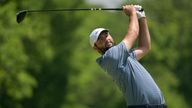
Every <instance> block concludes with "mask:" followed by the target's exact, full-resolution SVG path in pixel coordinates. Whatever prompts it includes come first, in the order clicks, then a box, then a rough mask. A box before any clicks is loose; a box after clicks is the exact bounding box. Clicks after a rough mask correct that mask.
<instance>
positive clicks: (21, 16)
mask: <svg viewBox="0 0 192 108" xmlns="http://www.w3.org/2000/svg"><path fill="white" fill-rule="evenodd" d="M26 14H27V10H22V11H19V12H18V13H17V14H16V20H17V23H20V22H22V21H23V20H24V19H25V16H26Z"/></svg>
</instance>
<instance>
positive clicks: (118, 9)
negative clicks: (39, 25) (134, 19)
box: [25, 8, 123, 12]
mask: <svg viewBox="0 0 192 108" xmlns="http://www.w3.org/2000/svg"><path fill="white" fill-rule="evenodd" d="M96 10H116V11H121V10H123V9H122V8H77V9H73V8H71V9H67V8H66V9H42V10H25V11H27V12H49V11H50V12H51V11H96Z"/></svg>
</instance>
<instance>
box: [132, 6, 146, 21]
mask: <svg viewBox="0 0 192 108" xmlns="http://www.w3.org/2000/svg"><path fill="white" fill-rule="evenodd" d="M134 7H135V9H136V13H137V17H138V19H140V18H145V17H146V16H145V12H144V10H143V11H139V10H142V6H140V5H134Z"/></svg>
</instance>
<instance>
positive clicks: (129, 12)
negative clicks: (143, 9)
mask: <svg viewBox="0 0 192 108" xmlns="http://www.w3.org/2000/svg"><path fill="white" fill-rule="evenodd" d="M123 11H124V13H125V14H126V15H128V16H131V15H133V14H136V8H135V7H134V5H125V6H123Z"/></svg>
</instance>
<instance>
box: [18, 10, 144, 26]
mask: <svg viewBox="0 0 192 108" xmlns="http://www.w3.org/2000/svg"><path fill="white" fill-rule="evenodd" d="M96 10H106V11H108V10H115V11H122V10H123V8H76V9H74V8H71V9H42V10H21V11H19V12H17V14H16V20H17V23H21V22H22V21H23V20H24V18H25V16H26V14H27V13H32V12H55V11H96ZM139 11H143V9H141V10H139Z"/></svg>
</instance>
